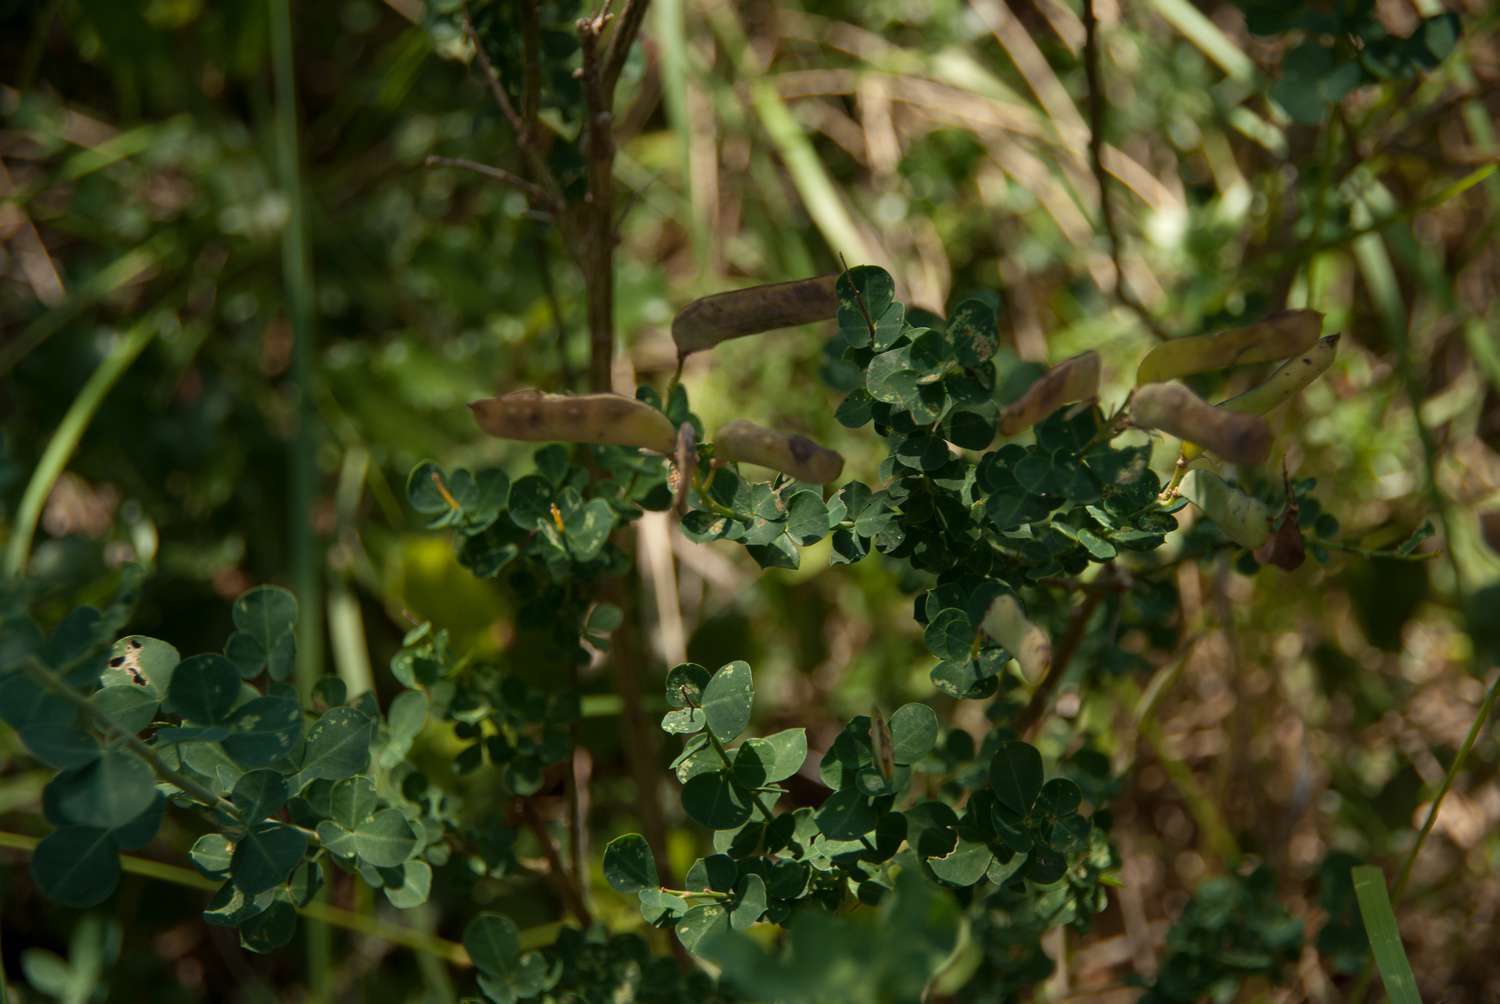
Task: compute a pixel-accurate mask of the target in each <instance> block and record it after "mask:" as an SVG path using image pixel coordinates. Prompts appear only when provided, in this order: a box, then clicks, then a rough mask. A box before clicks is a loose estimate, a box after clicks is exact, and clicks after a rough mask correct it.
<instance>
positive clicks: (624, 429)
mask: <svg viewBox="0 0 1500 1004" xmlns="http://www.w3.org/2000/svg"><path fill="white" fill-rule="evenodd" d="M469 408H470V410H471V411H473V412H474V419H475V421H477V422H478V423H479V427H480V428H481V429H483V430H484V431H485V432H487V433H489V434H490V435H492V436H496V437H498V438H500V439H519V440H524V441H527V442H533V443H548V442H560V443H601V444H605V443H607V444H611V445H614V446H637V447H640V448H642V449H646V450H654V451H656V452H657V453H662V454H666V455H667V456H671V454H672V452H673V448H674V446H675V445H676V443H677V430H676V429H675V428H674V427H673V425H672V422H671V420H670V419H669V418H667V416H665V415H663V414H662V413H661V412H659V411H657V410H656V409H655V408H653V407H651V406H650V405H649V404H645V403H644V402H641V401H635V400H632V399H631V398H628V397H621V396H620V395H619V394H579V395H570V394H544V393H542V392H541V391H539V390H532V389H530V388H528V389H525V390H518V391H513V392H511V393H509V394H506V395H505V396H503V397H494V398H487V399H485V400H483V401H474V402H472V403H470V405H469Z"/></svg>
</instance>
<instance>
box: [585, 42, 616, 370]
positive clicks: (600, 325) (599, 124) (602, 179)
mask: <svg viewBox="0 0 1500 1004" xmlns="http://www.w3.org/2000/svg"><path fill="white" fill-rule="evenodd" d="M604 20H605V15H603V14H601V15H599V16H598V17H592V18H583V19H582V20H580V21H579V22H578V40H579V43H580V46H581V48H582V51H583V97H584V104H585V108H586V112H587V115H588V121H587V123H586V125H585V133H584V135H585V153H586V154H587V156H588V195H587V197H586V200H587V201H586V204H585V207H584V208H585V209H586V210H587V212H586V213H585V214H584V215H583V219H582V221H581V226H580V227H579V229H580V231H581V233H580V237H581V241H580V242H579V243H580V246H578V247H577V248H576V252H575V253H576V254H577V256H578V259H579V262H580V263H581V264H582V266H583V271H584V279H585V283H586V284H587V287H588V320H589V389H590V390H592V391H595V392H607V391H609V390H610V389H611V379H610V363H611V360H612V355H613V352H614V338H615V332H614V307H615V289H614V250H615V224H614V160H615V146H614V134H613V130H612V125H613V116H612V114H611V112H610V95H611V93H612V92H611V91H610V90H609V89H608V88H606V86H605V82H604V80H603V77H602V73H603V68H602V67H601V65H600V57H599V39H600V35H601V34H602V33H603V31H604Z"/></svg>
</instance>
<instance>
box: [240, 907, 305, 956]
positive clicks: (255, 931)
mask: <svg viewBox="0 0 1500 1004" xmlns="http://www.w3.org/2000/svg"><path fill="white" fill-rule="evenodd" d="M296 933H297V911H296V910H295V909H294V908H293V907H292V904H291V903H289V902H287V901H286V900H284V899H281V898H280V897H278V898H276V899H274V900H272V902H271V905H270V906H268V907H266V908H265V909H264V910H262V911H261V912H260V913H258V914H256V915H255V916H254V917H251V918H249V919H247V920H246V921H245V922H244V923H243V924H241V925H240V947H241V948H244V949H247V950H249V951H252V952H255V953H256V954H258V955H267V954H269V953H271V952H274V951H276V950H277V949H278V948H285V947H286V945H287V943H288V942H290V941H291V940H292V935H294V934H296Z"/></svg>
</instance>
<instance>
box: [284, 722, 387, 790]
mask: <svg viewBox="0 0 1500 1004" xmlns="http://www.w3.org/2000/svg"><path fill="white" fill-rule="evenodd" d="M374 738H375V722H374V720H373V719H371V718H370V717H369V716H367V715H365V714H363V713H362V712H359V711H356V710H354V709H353V708H330V709H329V710H328V711H326V712H324V713H323V717H322V718H319V719H318V721H317V722H316V723H315V724H314V725H313V727H312V728H310V729H308V731H307V748H306V751H305V752H304V753H303V757H302V772H301V774H299V775H298V776H299V777H300V778H301V783H304V784H305V783H306V782H307V781H311V780H314V779H317V778H322V779H324V780H328V781H339V780H342V779H343V778H346V777H349V776H351V775H353V774H358V773H359V772H360V771H362V770H364V769H365V766H366V765H367V764H368V763H369V762H370V743H371V742H372V741H373V740H374ZM299 787H300V785H299Z"/></svg>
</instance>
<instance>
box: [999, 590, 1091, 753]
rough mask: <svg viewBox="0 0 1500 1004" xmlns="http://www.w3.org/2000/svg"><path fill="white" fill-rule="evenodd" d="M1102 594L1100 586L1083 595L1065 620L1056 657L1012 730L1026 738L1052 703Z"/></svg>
mask: <svg viewBox="0 0 1500 1004" xmlns="http://www.w3.org/2000/svg"><path fill="white" fill-rule="evenodd" d="M1104 597H1105V593H1104V591H1102V590H1095V591H1091V592H1089V593H1087V594H1086V595H1085V596H1084V600H1083V606H1081V607H1079V608H1078V610H1077V612H1076V613H1074V614H1073V620H1072V621H1071V622H1070V623H1069V624H1068V633H1067V634H1066V635H1064V636H1063V640H1062V644H1061V645H1059V646H1058V648H1057V657H1056V658H1055V659H1053V660H1052V668H1051V669H1050V670H1049V671H1048V673H1047V675H1046V676H1044V677H1042V682H1041V683H1039V684H1037V688H1036V690H1035V691H1033V692H1032V694H1031V700H1029V701H1027V702H1026V708H1025V709H1024V710H1023V711H1022V712H1021V714H1020V717H1019V718H1017V719H1016V726H1015V727H1016V731H1017V732H1018V733H1020V734H1021V735H1022V736H1024V737H1027V738H1030V736H1031V735H1033V734H1034V733H1035V732H1036V729H1037V726H1038V725H1040V724H1041V721H1042V718H1043V716H1044V715H1046V713H1047V708H1048V706H1049V705H1050V704H1051V703H1052V694H1053V693H1054V692H1055V691H1056V690H1057V685H1058V683H1060V682H1061V681H1062V678H1063V674H1064V673H1065V672H1066V671H1067V668H1068V663H1070V662H1072V661H1073V656H1074V654H1076V653H1077V651H1078V647H1079V646H1080V645H1081V644H1083V635H1084V631H1085V629H1086V628H1087V627H1088V623H1089V619H1090V618H1092V617H1093V616H1094V611H1095V610H1097V609H1098V607H1099V603H1100V601H1102V600H1103V599H1104Z"/></svg>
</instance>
